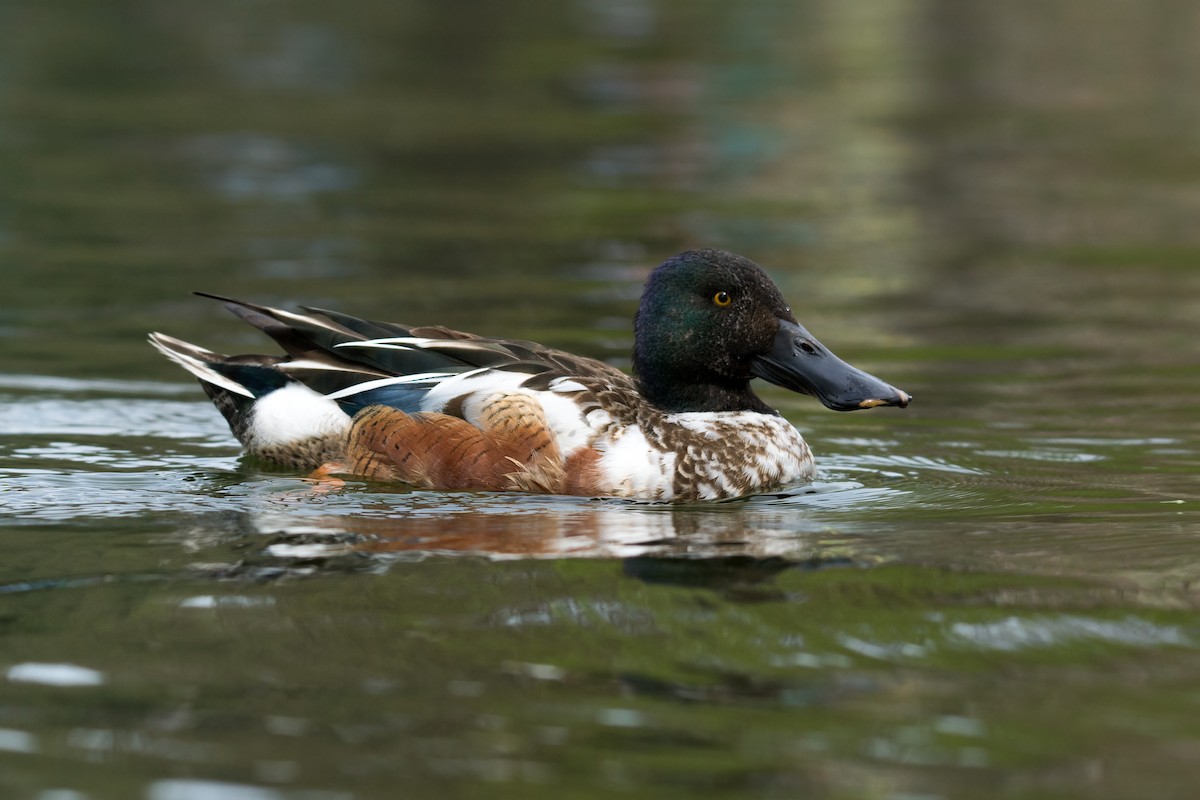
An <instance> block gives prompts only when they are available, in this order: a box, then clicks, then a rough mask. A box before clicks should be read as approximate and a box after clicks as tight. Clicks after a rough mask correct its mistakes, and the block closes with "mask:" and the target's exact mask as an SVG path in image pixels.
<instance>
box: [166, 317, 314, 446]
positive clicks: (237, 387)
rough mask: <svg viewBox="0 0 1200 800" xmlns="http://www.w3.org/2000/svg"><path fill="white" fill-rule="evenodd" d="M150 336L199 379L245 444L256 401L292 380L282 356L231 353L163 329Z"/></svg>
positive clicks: (176, 361) (235, 434) (236, 434)
mask: <svg viewBox="0 0 1200 800" xmlns="http://www.w3.org/2000/svg"><path fill="white" fill-rule="evenodd" d="M149 338H150V344H152V345H154V347H155V349H157V350H158V352H160V353H162V354H163V355H164V356H166V357H167V358H169V359H171V360H172V361H174V362H175V363H176V364H178V365H179V366H181V367H183V368H184V369H186V370H187V371H188V372H190V373H192V374H193V375H195V376H196V378H198V379H199V381H200V385H201V387H203V388H204V392H205V394H207V395H208V396H209V399H211V400H212V402H213V405H215V406H216V407H217V409H218V410H219V411H220V412H221V415H222V416H224V417H225V421H226V422H228V423H229V429H230V430H231V431H233V435H234V436H236V437H237V438H238V441H240V442H242V443H243V444H246V443H247V432H248V428H249V425H250V417H251V412H252V410H253V408H254V403H255V402H256V401H257V400H258V399H259V398H261V397H264V396H265V395H268V394H270V393H271V392H273V391H275V390H276V389H282V388H283V387H284V386H286V385H287V384H288V383H291V382H292V379H291V378H289V377H288V376H286V375H284V374H283V373H282V372H280V371H279V370H278V369H276V365H277V364H279V362H280V361H281V360H282V359H280V358H279V357H277V356H262V355H246V356H227V355H223V354H221V353H214V352H213V351H211V350H205V349H204V348H203V347H199V346H197V345H194V344H191V343H190V342H185V341H183V340H182V339H176V338H175V337H173V336H167V335H166V334H163V333H152V334H150V337H149Z"/></svg>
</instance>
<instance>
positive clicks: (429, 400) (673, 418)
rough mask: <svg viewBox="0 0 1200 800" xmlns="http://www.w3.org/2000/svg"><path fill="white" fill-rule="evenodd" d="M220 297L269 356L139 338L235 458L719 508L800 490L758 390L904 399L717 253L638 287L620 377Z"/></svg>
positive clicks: (755, 273)
mask: <svg viewBox="0 0 1200 800" xmlns="http://www.w3.org/2000/svg"><path fill="white" fill-rule="evenodd" d="M205 296H208V297H214V298H215V299H218V300H222V301H224V303H225V305H226V307H227V308H229V310H230V311H232V312H233V313H234V314H236V315H237V316H239V317H241V318H242V319H243V320H245V321H246V322H248V323H250V324H251V325H253V326H255V327H256V328H258V329H259V330H261V331H262V332H263V333H265V334H267V335H268V336H270V337H271V338H272V339H274V340H275V341H276V342H277V343H278V344H279V345H280V346H281V347H282V348H283V350H284V351H285V352H286V353H287V355H285V356H268V355H240V356H226V355H220V354H218V353H213V352H211V351H209V350H205V349H203V348H201V347H197V346H195V345H192V344H188V343H187V342H183V341H180V340H178V339H174V338H171V337H170V336H165V335H163V334H161V333H154V334H151V335H150V340H151V342H152V343H153V344H154V346H155V347H157V348H158V349H159V350H160V351H162V353H163V354H164V355H166V356H167V357H168V358H170V359H171V360H172V361H175V362H176V363H177V364H179V365H180V366H182V367H183V368H184V369H186V370H188V371H189V372H191V373H192V374H193V375H195V376H196V377H197V378H199V379H200V383H201V385H202V386H203V387H204V391H205V392H206V393H207V394H208V396H209V397H210V398H211V399H212V401H213V402H214V403H215V404H216V406H217V408H218V409H219V410H220V411H221V413H222V414H223V415H224V416H225V419H226V420H227V421H228V422H229V427H230V429H231V430H232V431H233V433H234V435H235V436H236V437H237V438H238V440H239V441H240V442H241V443H242V444H243V445H244V446H245V448H246V451H247V452H248V453H249V454H251V455H253V456H257V457H260V458H263V459H266V460H268V461H273V462H276V463H278V464H281V465H286V466H291V467H294V468H299V469H305V470H310V469H319V470H320V471H321V472H322V473H323V474H347V475H356V476H361V477H365V478H369V479H374V480H383V481H397V482H403V483H407V484H411V485H414V486H417V487H421V488H427V489H438V490H481V491H526V492H546V493H554V494H573V495H586V496H610V497H627V498H641V499H650V500H666V501H690V500H721V499H726V498H732V497H740V496H743V495H750V494H755V493H761V492H764V491H769V490H773V489H779V488H782V487H787V486H794V485H798V484H802V483H806V482H808V481H810V480H812V478H813V475H814V466H813V458H812V453H811V451H810V450H809V447H808V445H807V444H806V443H805V441H804V439H803V438H802V437H801V436H800V433H799V432H798V431H797V430H796V429H795V427H793V426H792V424H791V423H789V422H788V421H787V420H785V419H784V418H783V417H782V416H780V415H779V413H778V412H776V411H775V410H773V409H771V408H770V407H769V406H767V405H766V404H765V403H764V402H763V401H762V400H760V399H759V398H758V397H757V396H756V395H755V394H754V392H753V391H752V390H751V388H750V380H751V379H752V378H754V377H759V378H763V379H765V380H767V381H770V382H771V383H774V384H776V385H779V386H783V387H785V388H788V389H792V390H794V391H797V392H802V393H804V394H810V395H815V396H816V397H817V398H818V399H820V400H821V401H822V402H823V403H824V404H825V405H826V406H828V407H829V408H832V409H835V410H839V411H850V410H854V409H860V408H872V407H875V406H900V407H904V406H906V405H908V402H909V400H910V397H909V395H908V394H906V393H905V392H903V391H901V390H899V389H897V388H895V387H893V386H889V385H888V384H886V383H884V382H883V381H881V380H879V379H878V378H875V377H873V376H871V375H868V374H867V373H865V372H862V371H860V370H858V369H855V368H854V367H851V366H850V365H849V364H847V363H846V362H844V361H842V360H841V359H839V358H838V357H837V356H835V355H834V354H833V353H831V352H830V351H829V350H828V349H827V348H826V347H825V346H824V345H822V344H821V343H820V342H818V341H817V340H816V339H815V338H814V337H813V336H812V334H810V333H809V332H808V331H807V330H806V329H805V328H804V327H803V326H801V325H800V324H799V323H798V322H797V321H796V318H795V317H794V316H793V315H792V310H791V309H790V308H789V307H788V305H787V303H786V302H784V299H783V296H782V295H781V294H780V292H779V290H778V289H777V288H776V286H775V284H774V283H772V282H771V279H770V278H768V277H767V275H766V273H765V272H763V270H762V268H760V267H759V266H758V265H757V264H755V263H754V262H752V261H750V260H748V259H746V258H743V257H742V256H738V255H735V254H733V253H726V252H722V251H718V250H694V251H689V252H686V253H681V254H680V255H677V256H675V257H674V258H671V259H670V260H668V261H667V262H665V263H664V264H662V265H661V266H659V267H658V268H657V269H655V270H654V272H653V273H652V274H651V275H650V278H649V280H648V281H647V283H646V287H645V291H644V293H643V294H642V299H641V304H640V305H639V307H638V311H637V317H636V321H635V326H634V327H635V334H636V339H635V345H634V350H633V370H634V375H633V377H630V376H629V375H626V374H625V373H624V372H621V371H620V370H619V369H617V368H616V367H613V366H611V365H609V364H605V363H603V362H601V361H597V360H594V359H591V358H584V357H582V356H576V355H572V354H570V353H565V352H562V351H560V350H553V349H551V348H548V347H544V346H542V345H539V344H534V343H533V342H526V341H518V340H513V339H495V338H489V337H483V336H476V335H474V334H470V333H461V332H459V331H453V330H449V329H447V328H442V327H411V326H409V325H398V324H394V323H386V322H369V321H367V320H362V319H358V318H356V317H351V316H348V315H346V314H340V313H337V312H334V311H325V310H322V309H317V308H304V309H303V311H301V312H293V311H284V310H281V309H276V308H268V307H266V306H260V305H255V304H253V303H243V302H240V301H237V300H230V299H228V298H222V297H216V296H215V295H205Z"/></svg>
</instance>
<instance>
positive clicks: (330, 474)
mask: <svg viewBox="0 0 1200 800" xmlns="http://www.w3.org/2000/svg"><path fill="white" fill-rule="evenodd" d="M348 471H349V470H348V469H347V468H346V465H345V464H343V463H341V462H339V461H328V462H326V463H324V464H322V465H321V466H319V467H317V468H316V469H315V470H313V471H312V472H311V473H310V474H309V475H308V477H306V478H305V479H304V480H306V481H309V482H310V483H312V484H313V491H314V492H316V493H317V494H326V493H328V492H336V491H337V490H338V489H341V488H343V487H344V486H345V485H346V482H345V481H344V480H342V479H341V478H338V477H335V476H336V475H337V474H339V473H340V474H343V475H344V474H345V473H346V472H348Z"/></svg>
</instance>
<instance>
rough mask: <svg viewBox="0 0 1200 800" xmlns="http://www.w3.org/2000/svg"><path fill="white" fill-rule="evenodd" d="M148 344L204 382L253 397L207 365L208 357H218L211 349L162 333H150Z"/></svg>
mask: <svg viewBox="0 0 1200 800" xmlns="http://www.w3.org/2000/svg"><path fill="white" fill-rule="evenodd" d="M150 344H152V345H154V347H155V349H156V350H158V352H160V353H162V354H163V355H164V356H166V357H167V358H169V359H171V360H172V361H174V362H175V363H176V364H178V365H179V366H181V367H183V368H184V369H186V370H187V371H188V372H190V373H192V374H193V375H195V376H196V377H197V378H199V379H200V380H202V381H204V382H205V383H211V384H212V385H213V386H219V387H220V388H222V389H224V390H226V391H228V392H233V393H234V394H240V395H241V396H242V397H249V398H251V399H253V398H254V394H253V393H252V392H251V391H250V390H249V389H247V388H246V387H245V386H242V385H241V384H240V383H238V382H237V381H234V380H231V379H229V378H226V377H225V376H224V375H222V374H221V373H219V372H216V371H215V370H213V369H212V367H210V366H209V359H208V357H210V356H211V358H212V359H213V360H216V359H219V358H220V356H218V355H217V354H216V353H214V352H212V351H211V350H205V349H204V348H203V347H197V346H196V345H194V344H189V343H187V342H185V341H183V340H182V339H176V338H174V337H172V336H167V335H165V334H162V333H152V334H150Z"/></svg>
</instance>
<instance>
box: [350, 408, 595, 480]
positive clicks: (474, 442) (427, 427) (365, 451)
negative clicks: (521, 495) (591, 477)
mask: <svg viewBox="0 0 1200 800" xmlns="http://www.w3.org/2000/svg"><path fill="white" fill-rule="evenodd" d="M572 460H574V459H572ZM345 466H346V468H347V471H348V472H350V473H352V474H355V475H362V476H364V477H368V478H374V479H377V480H385V481H402V482H405V483H410V484H412V485H414V486H419V487H422V488H428V489H476V490H483V491H495V492H500V491H512V490H518V491H537V492H554V493H562V492H564V489H565V488H566V487H568V486H569V485H570V486H578V487H579V488H586V487H584V486H583V485H582V484H580V482H579V481H578V476H573V479H572V480H571V481H568V480H567V479H566V474H565V473H564V469H563V466H564V465H563V463H562V456H561V454H560V453H559V449H558V445H557V444H556V442H555V440H554V435H553V432H552V431H551V430H550V429H549V427H548V426H547V424H546V418H545V415H544V414H543V412H542V407H541V405H540V404H539V403H537V402H536V401H535V400H533V399H532V398H530V397H529V396H528V395H523V394H503V393H497V394H494V395H492V396H490V397H488V398H486V399H485V400H484V401H483V403H482V404H481V406H480V410H479V419H478V427H476V426H475V425H472V424H471V423H470V422H467V421H466V420H464V419H462V418H460V417H455V416H450V415H449V414H441V413H417V414H406V413H405V412H403V411H398V410H396V409H394V408H389V407H387V406H370V407H368V408H365V409H363V410H362V411H361V412H359V413H358V415H357V416H356V417H355V419H354V425H353V427H352V428H351V431H350V439H349V442H348V444H347V447H346V455H345Z"/></svg>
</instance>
